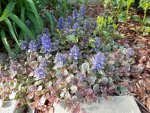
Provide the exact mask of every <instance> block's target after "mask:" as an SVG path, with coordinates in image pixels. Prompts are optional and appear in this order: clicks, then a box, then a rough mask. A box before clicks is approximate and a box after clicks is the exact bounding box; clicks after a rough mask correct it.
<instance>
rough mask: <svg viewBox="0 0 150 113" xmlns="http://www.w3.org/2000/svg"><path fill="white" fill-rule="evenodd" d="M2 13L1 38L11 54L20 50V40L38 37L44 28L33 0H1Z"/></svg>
mask: <svg viewBox="0 0 150 113" xmlns="http://www.w3.org/2000/svg"><path fill="white" fill-rule="evenodd" d="M0 15H1V16H0V29H1V31H0V34H1V39H2V42H3V44H4V46H5V48H6V50H7V51H8V53H9V55H10V56H13V55H14V53H17V52H18V50H19V47H20V40H31V39H36V35H37V34H40V33H41V32H42V30H43V21H42V18H41V17H40V16H39V14H38V12H37V9H36V6H35V4H34V2H33V1H32V0H1V1H0ZM10 41H13V42H15V43H13V45H12V44H9V42H10ZM14 49H15V50H14Z"/></svg>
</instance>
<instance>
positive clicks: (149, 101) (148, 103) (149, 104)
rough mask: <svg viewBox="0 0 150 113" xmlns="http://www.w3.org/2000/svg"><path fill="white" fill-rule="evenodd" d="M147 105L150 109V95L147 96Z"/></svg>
mask: <svg viewBox="0 0 150 113" xmlns="http://www.w3.org/2000/svg"><path fill="white" fill-rule="evenodd" d="M146 107H147V108H148V110H149V111H150V97H148V98H146Z"/></svg>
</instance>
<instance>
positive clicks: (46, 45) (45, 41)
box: [41, 33, 52, 52]
mask: <svg viewBox="0 0 150 113" xmlns="http://www.w3.org/2000/svg"><path fill="white" fill-rule="evenodd" d="M41 43H42V47H43V49H44V52H50V51H51V49H52V43H51V39H50V35H49V34H48V33H45V34H42V35H41Z"/></svg>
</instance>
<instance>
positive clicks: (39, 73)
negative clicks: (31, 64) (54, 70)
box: [34, 68, 45, 79]
mask: <svg viewBox="0 0 150 113" xmlns="http://www.w3.org/2000/svg"><path fill="white" fill-rule="evenodd" d="M34 76H35V77H36V78H38V79H42V78H44V77H45V72H44V69H43V68H36V69H35V70H34Z"/></svg>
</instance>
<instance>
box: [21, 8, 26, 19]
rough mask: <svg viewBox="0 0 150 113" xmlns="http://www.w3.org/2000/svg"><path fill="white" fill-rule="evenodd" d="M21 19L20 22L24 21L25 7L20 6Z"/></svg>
mask: <svg viewBox="0 0 150 113" xmlns="http://www.w3.org/2000/svg"><path fill="white" fill-rule="evenodd" d="M21 20H22V22H25V8H24V7H22V8H21Z"/></svg>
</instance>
